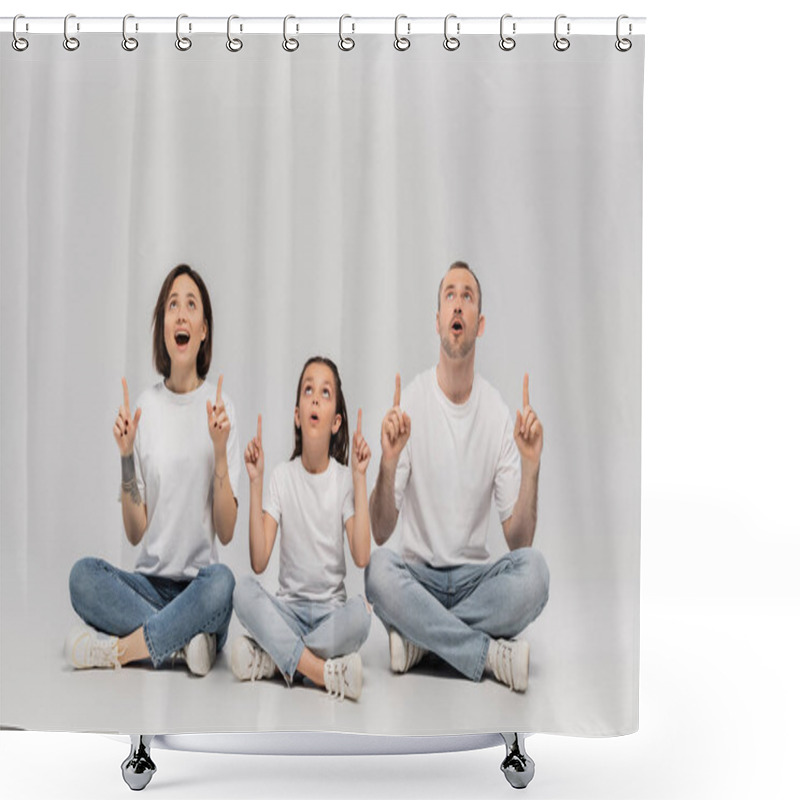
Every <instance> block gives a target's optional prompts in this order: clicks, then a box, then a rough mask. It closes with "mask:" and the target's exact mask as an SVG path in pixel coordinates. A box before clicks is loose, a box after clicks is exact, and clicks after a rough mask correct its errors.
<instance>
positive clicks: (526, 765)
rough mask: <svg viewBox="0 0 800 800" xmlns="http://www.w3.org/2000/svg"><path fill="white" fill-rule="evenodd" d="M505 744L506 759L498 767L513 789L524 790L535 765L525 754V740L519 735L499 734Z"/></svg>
mask: <svg viewBox="0 0 800 800" xmlns="http://www.w3.org/2000/svg"><path fill="white" fill-rule="evenodd" d="M500 735H501V736H502V737H503V741H504V742H505V743H506V757H505V758H504V759H503V763H502V764H501V765H500V769H501V770H502V771H503V775H505V776H506V780H507V781H508V782H509V783H510V784H511V785H512V786H513V787H514V788H515V789H524V788H525V787H526V786H527V785H528V784H529V783H530V782H531V781H532V780H533V773H534V772H535V771H536V765H535V764H534V763H533V759H532V758H531V757H530V756H529V755H528V754H527V753H526V752H525V739H524V737H523V736H522V735H521V734H519V733H501V734H500Z"/></svg>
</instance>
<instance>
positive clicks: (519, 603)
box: [365, 547, 550, 681]
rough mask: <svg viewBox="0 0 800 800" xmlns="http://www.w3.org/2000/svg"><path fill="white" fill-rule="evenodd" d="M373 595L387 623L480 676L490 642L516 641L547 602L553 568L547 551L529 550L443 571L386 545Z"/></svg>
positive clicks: (373, 562) (371, 583)
mask: <svg viewBox="0 0 800 800" xmlns="http://www.w3.org/2000/svg"><path fill="white" fill-rule="evenodd" d="M365 582H366V590H367V599H368V600H369V601H370V603H372V607H373V610H374V611H375V614H376V616H377V617H378V618H379V619H380V620H381V621H382V622H383V623H384V625H385V626H386V627H387V628H394V630H396V631H398V633H400V634H401V635H402V636H404V637H405V638H406V639H408V640H409V641H411V642H413V643H414V644H416V645H419V646H420V647H423V648H424V649H425V650H430V651H431V652H432V653H436V655H438V656H439V657H441V658H442V659H444V660H445V661H446V662H447V663H448V664H450V665H451V666H452V667H454V668H455V669H457V670H458V671H459V672H460V673H462V674H463V675H465V676H466V677H467V678H471V679H472V680H474V681H478V680H480V679H481V677H482V676H483V672H484V668H485V666H486V654H487V652H488V651H489V639H490V637H491V638H503V639H510V638H511V637H513V636H516V635H517V634H519V633H521V632H522V630H523V629H524V628H526V627H527V626H528V625H530V623H531V622H533V621H534V620H535V619H536V617H538V616H539V614H541V613H542V609H543V608H544V607H545V605H546V604H547V600H548V597H549V588H550V571H549V569H548V568H547V563H546V562H545V560H544V556H542V554H541V553H540V552H539V551H538V550H536V549H534V548H533V547H522V548H520V549H518V550H512V551H511V552H509V553H506V554H505V555H503V556H501V557H500V558H499V559H498V560H497V561H495V562H494V563H489V564H464V565H461V566H456V567H446V568H441V569H437V568H435V567H431V566H428V565H427V564H422V563H415V562H409V561H403V559H402V558H401V557H400V556H399V555H398V554H397V553H395V552H393V551H392V550H389V549H388V548H386V547H379V548H378V549H377V550H373V551H372V555H371V556H370V560H369V564H368V565H367V571H366V576H365Z"/></svg>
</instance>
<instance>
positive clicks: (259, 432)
mask: <svg viewBox="0 0 800 800" xmlns="http://www.w3.org/2000/svg"><path fill="white" fill-rule="evenodd" d="M256 438H257V439H258V443H259V444H261V414H259V415H258V432H257V433H256Z"/></svg>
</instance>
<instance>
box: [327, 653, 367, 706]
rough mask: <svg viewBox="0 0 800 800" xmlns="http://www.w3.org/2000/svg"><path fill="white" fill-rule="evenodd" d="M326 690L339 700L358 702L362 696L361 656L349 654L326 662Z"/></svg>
mask: <svg viewBox="0 0 800 800" xmlns="http://www.w3.org/2000/svg"><path fill="white" fill-rule="evenodd" d="M325 688H326V689H327V690H328V694H329V695H332V696H333V697H336V698H337V699H339V700H344V698H345V697H349V698H350V699H351V700H358V698H359V696H360V695H361V656H360V655H359V654H358V653H348V654H347V655H346V656H342V657H341V658H329V659H328V660H327V661H326V662H325Z"/></svg>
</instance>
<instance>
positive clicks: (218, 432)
mask: <svg viewBox="0 0 800 800" xmlns="http://www.w3.org/2000/svg"><path fill="white" fill-rule="evenodd" d="M206 412H207V413H208V433H209V435H210V436H211V441H212V442H213V443H214V451H215V452H220V453H221V452H223V451H224V450H225V445H226V444H227V442H228V434H229V433H230V432H231V421H230V420H229V419H228V414H227V412H226V411H225V403H223V402H222V375H220V376H219V380H218V381H217V399H216V400H215V401H214V405H211V401H210V400H206Z"/></svg>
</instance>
